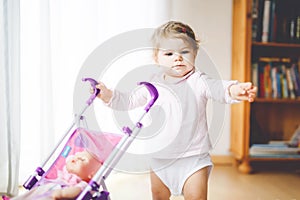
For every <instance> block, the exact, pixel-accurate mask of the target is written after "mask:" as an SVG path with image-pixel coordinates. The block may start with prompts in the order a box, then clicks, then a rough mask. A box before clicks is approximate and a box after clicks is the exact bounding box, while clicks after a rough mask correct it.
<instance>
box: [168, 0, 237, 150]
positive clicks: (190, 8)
mask: <svg viewBox="0 0 300 200" xmlns="http://www.w3.org/2000/svg"><path fill="white" fill-rule="evenodd" d="M171 19H173V20H180V21H183V22H185V23H187V24H189V25H190V26H191V27H192V28H193V29H194V31H195V32H196V34H197V35H198V36H199V37H200V40H202V41H203V43H202V45H203V47H204V48H205V49H206V50H207V53H208V54H209V56H210V57H211V59H212V60H213V62H214V63H215V65H216V67H217V70H218V72H219V73H220V75H221V78H222V79H230V78H231V35H232V34H231V25H232V0H209V1H207V0H173V1H172V13H171ZM229 146H230V106H226V113H225V119H224V123H223V128H222V130H221V131H220V139H219V141H218V143H217V145H216V146H215V148H214V150H213V152H212V154H214V155H226V154H229Z"/></svg>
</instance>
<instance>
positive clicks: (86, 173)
mask: <svg viewBox="0 0 300 200" xmlns="http://www.w3.org/2000/svg"><path fill="white" fill-rule="evenodd" d="M100 166H101V163H100V162H99V161H98V160H97V159H96V158H95V157H93V156H92V155H91V154H90V153H89V152H88V151H81V152H77V153H76V154H75V155H74V156H70V157H69V158H68V159H67V162H66V168H67V171H68V172H69V173H72V174H75V175H77V176H79V177H80V178H81V179H82V180H84V181H87V182H88V181H89V180H90V179H91V178H92V176H93V175H94V173H95V172H96V171H97V170H98V169H99V167H100Z"/></svg>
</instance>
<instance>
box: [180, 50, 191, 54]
mask: <svg viewBox="0 0 300 200" xmlns="http://www.w3.org/2000/svg"><path fill="white" fill-rule="evenodd" d="M188 53H190V51H189V50H184V51H181V54H188Z"/></svg>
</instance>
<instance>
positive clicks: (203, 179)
mask: <svg viewBox="0 0 300 200" xmlns="http://www.w3.org/2000/svg"><path fill="white" fill-rule="evenodd" d="M208 170H209V168H208V167H205V168H203V169H200V170H198V171H197V172H195V173H194V174H192V175H191V176H190V177H189V178H188V179H187V180H186V182H185V184H184V186H183V193H184V199H185V200H207V187H208V186H207V182H208Z"/></svg>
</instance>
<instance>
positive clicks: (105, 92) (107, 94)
mask: <svg viewBox="0 0 300 200" xmlns="http://www.w3.org/2000/svg"><path fill="white" fill-rule="evenodd" d="M96 88H98V89H99V90H100V92H99V94H98V95H97V97H98V98H100V99H101V100H102V101H104V102H105V103H108V102H109V101H110V100H111V98H112V95H113V92H112V91H111V90H110V89H108V88H107V87H106V86H105V85H104V83H102V82H99V84H98V85H96ZM90 92H91V93H94V89H93V88H91V91H90Z"/></svg>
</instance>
